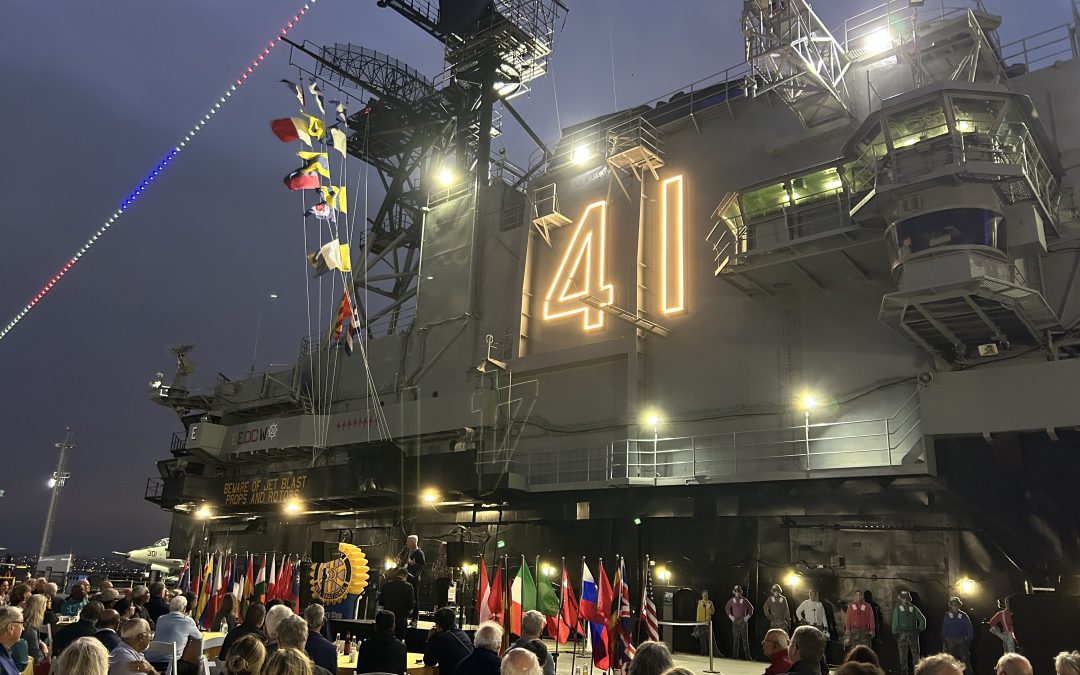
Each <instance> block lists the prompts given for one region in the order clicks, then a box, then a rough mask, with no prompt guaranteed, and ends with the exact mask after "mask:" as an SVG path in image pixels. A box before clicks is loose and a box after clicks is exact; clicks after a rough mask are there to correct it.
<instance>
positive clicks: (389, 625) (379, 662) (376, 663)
mask: <svg viewBox="0 0 1080 675" xmlns="http://www.w3.org/2000/svg"><path fill="white" fill-rule="evenodd" d="M395 622H396V619H395V617H394V613H393V612H388V611H387V610H385V609H381V610H379V612H378V613H377V614H376V615H375V634H374V635H372V636H371V637H370V638H368V639H367V640H364V641H363V642H361V643H360V648H359V650H357V652H356V672H357V673H393V675H405V669H406V663H405V661H406V658H407V652H406V651H405V644H404V643H402V641H401V640H398V639H397V638H396V637H394V624H395ZM402 623H405V621H404V620H402Z"/></svg>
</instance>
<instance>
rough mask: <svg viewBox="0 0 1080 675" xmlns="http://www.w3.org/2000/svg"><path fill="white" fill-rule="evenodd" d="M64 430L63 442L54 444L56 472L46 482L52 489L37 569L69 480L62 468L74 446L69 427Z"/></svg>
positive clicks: (49, 540) (68, 474)
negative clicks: (56, 458) (63, 489)
mask: <svg viewBox="0 0 1080 675" xmlns="http://www.w3.org/2000/svg"><path fill="white" fill-rule="evenodd" d="M65 429H66V431H67V433H66V434H65V435H64V440H63V441H61V442H59V443H56V444H55V445H56V447H58V448H60V461H58V462H57V463H56V471H54V472H53V475H52V477H51V478H49V482H48V486H49V487H50V488H52V497H51V498H50V499H49V513H48V514H47V515H46V516H45V531H44V532H42V533H41V550H39V551H38V567H40V566H41V560H42V559H43V558H44V557H45V554H46V553H48V552H49V544H51V543H52V528H53V519H54V518H55V516H56V503H57V502H58V501H60V489H61V488H63V487H64V483H65V482H66V481H67V479H68V478H71V474H70V473H67V472H66V471H64V468H65V467H66V466H67V453H68V450H70V449H72V448H74V447H75V445H74V444H73V443H72V442H71V436H72V432H71V427H65Z"/></svg>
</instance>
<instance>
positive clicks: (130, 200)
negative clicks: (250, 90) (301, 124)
mask: <svg viewBox="0 0 1080 675" xmlns="http://www.w3.org/2000/svg"><path fill="white" fill-rule="evenodd" d="M316 2H318V0H308V2H307V4H305V5H304V6H303V7H302V8H301V9H300V10H299V11H298V12H297V13H296V14H294V15H293V18H292V21H289V22H288V23H286V24H285V26H284V27H283V28H282V29H281V30H280V31H279V32H278V35H277V37H275V38H274V39H273V40H270V41H269V42H267V46H266V47H264V48H263V50H262V51H261V52H260V53H259V54H257V55H256V56H255V58H253V59H252V60H251V65H249V66H248V67H247V70H246V71H244V72H242V73H241V75H240V77H239V78H237V79H236V81H235V82H234V83H233V84H232V85H231V86H230V87H229V88H228V89H227V90H226V91H225V93H224V94H223V95H222V96H221V97H220V98H218V100H217V102H215V103H214V104H213V105H212V106H210V108H209V109H208V110H207V112H206V114H204V115H203V116H202V118H201V119H199V121H198V122H196V123H195V125H194V126H193V127H192V128H191V130H190V131H188V132H187V133H186V134H185V135H184V138H183V140H181V141H180V143H179V145H177V146H176V147H174V148H173V149H172V150H171V151H169V153H168V154H167V155H166V156H165V159H163V160H161V161H160V162H159V163H158V164H157V166H156V167H154V169H153V171H151V172H150V174H149V175H147V177H146V178H145V179H143V181H142V182H141V183H139V185H138V186H137V187H136V188H135V189H134V190H133V191H132V192H131V194H129V195H128V197H127V199H125V200H124V201H123V202H122V203H121V204H120V208H118V209H117V210H116V211H115V212H114V213H113V214H112V215H110V216H109V218H108V220H106V221H105V223H104V224H103V225H102V226H101V227H99V228H98V229H97V231H96V232H94V234H93V236H91V237H90V238H89V239H87V240H86V242H85V243H83V245H82V247H81V248H79V250H78V251H77V252H76V253H75V255H73V256H72V257H71V258H70V259H69V260H68V261H67V262H66V263H64V266H63V267H61V268H60V271H59V272H57V273H56V274H55V275H53V277H52V278H51V279H50V280H49V282H48V283H47V284H45V286H43V287H42V288H41V290H40V291H38V292H37V294H36V295H35V296H34V297H33V298H31V299H30V301H29V302H28V303H26V305H25V306H24V307H23V308H22V309H21V310H19V313H18V314H16V315H15V317H14V318H12V319H11V321H9V322H8V323H7V325H6V326H4V328H3V330H0V340H3V339H4V337H5V336H6V335H7V334H8V333H10V332H11V330H12V329H13V328H15V326H16V324H18V323H19V322H20V321H22V319H23V317H25V316H26V315H27V314H28V313H29V312H30V310H32V309H33V308H34V307H36V306H37V304H38V303H39V302H41V299H42V298H44V297H45V296H46V295H47V294H48V293H49V291H51V290H52V288H53V286H55V285H56V284H57V283H58V282H59V281H60V280H61V279H63V278H64V275H65V274H67V273H68V270H70V269H71V268H72V267H74V266H75V264H76V263H77V262H79V260H80V259H81V258H82V257H83V255H85V254H86V252H87V251H88V250H89V249H90V247H91V246H93V245H94V244H95V243H97V240H98V239H99V238H100V237H101V236H102V235H103V234H105V232H107V231H108V230H109V228H110V227H112V225H113V223H115V222H116V221H117V219H119V218H120V216H122V215H123V214H124V212H125V211H126V210H127V209H128V207H130V206H131V205H132V204H134V203H135V200H137V199H138V198H139V197H140V196H142V193H143V191H144V190H146V189H147V188H148V187H149V186H150V183H152V182H153V181H154V180H155V179H156V178H157V177H158V176H160V175H162V173H163V172H164V170H165V167H167V166H168V165H169V163H170V162H172V160H173V159H174V158H175V157H176V156H177V155H179V154H180V153H181V152H183V151H184V148H185V147H186V146H187V144H188V143H190V142H191V139H193V138H194V137H195V136H196V135H198V133H199V132H200V131H202V128H203V126H204V125H205V124H206V123H207V122H208V121H210V118H211V117H212V116H214V115H215V114H217V111H218V110H220V109H221V106H222V104H224V103H225V102H226V101H228V99H230V98H232V95H233V93H234V92H235V91H236V90H237V88H238V87H239V86H240V85H242V84H243V83H244V82H245V81H247V79H248V75H253V74H254V73H255V69H256V68H258V67H259V66H260V65H262V62H263V60H264V59H265V58H266V57H267V56H269V55H270V51H271V50H272V49H274V47H277V46H278V45H280V44H281V43H282V41H283V39H284V38H285V36H286V35H288V33H289V31H290V30H292V28H293V26H294V25H295V24H296V23H297V22H299V21H300V17H302V16H304V14H306V13H307V11H308V9H309V8H310V7H311V6H312V5H314V4H315V3H316Z"/></svg>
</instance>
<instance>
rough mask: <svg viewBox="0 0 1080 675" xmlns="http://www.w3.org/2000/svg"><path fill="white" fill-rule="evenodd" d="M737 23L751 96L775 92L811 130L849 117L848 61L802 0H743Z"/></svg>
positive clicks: (830, 34)
mask: <svg viewBox="0 0 1080 675" xmlns="http://www.w3.org/2000/svg"><path fill="white" fill-rule="evenodd" d="M742 25H743V36H744V37H745V39H746V60H747V61H748V62H749V63H750V66H751V69H752V71H753V75H754V78H755V80H756V81H757V88H756V89H755V91H754V95H755V96H759V95H761V94H765V93H768V92H770V91H775V92H776V93H777V94H778V95H779V96H780V98H781V99H782V100H783V101H784V103H786V104H787V105H788V106H789V107H790V108H791V109H792V110H793V111H795V113H796V114H797V115H798V116H799V119H800V120H802V123H803V125H804V126H806V127H807V128H810V129H812V128H814V127H817V126H821V125H822V124H827V123H829V122H832V121H835V120H838V119H843V118H845V117H847V116H849V114H850V112H849V97H848V91H847V86H846V84H845V82H844V75H846V74H847V71H848V68H849V67H850V66H851V60H850V59H849V57H848V55H847V53H846V52H845V51H844V48H843V46H841V45H840V43H839V42H837V41H836V39H835V38H834V37H833V36H832V33H830V32H829V29H828V28H826V27H825V24H823V23H822V22H821V19H819V18H818V16H817V14H815V13H814V10H812V9H810V5H809V4H808V3H806V2H805V0H746V2H744V3H743V15H742Z"/></svg>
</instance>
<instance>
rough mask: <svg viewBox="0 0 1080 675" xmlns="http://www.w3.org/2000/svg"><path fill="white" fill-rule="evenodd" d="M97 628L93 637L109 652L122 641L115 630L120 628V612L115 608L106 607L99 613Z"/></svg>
mask: <svg viewBox="0 0 1080 675" xmlns="http://www.w3.org/2000/svg"><path fill="white" fill-rule="evenodd" d="M97 628H98V630H97V632H96V633H94V637H96V638H97V639H98V641H99V642H101V644H103V645H105V649H107V650H109V651H110V652H111V651H112V650H114V649H116V648H117V647H119V646H120V643H121V642H123V640H121V639H120V633H118V632H117V631H119V630H120V613H119V612H117V611H116V610H115V609H107V610H105V611H104V612H102V613H101V616H99V617H98V621H97Z"/></svg>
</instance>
